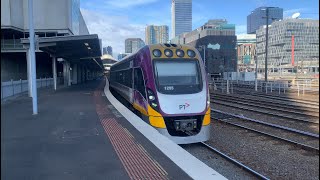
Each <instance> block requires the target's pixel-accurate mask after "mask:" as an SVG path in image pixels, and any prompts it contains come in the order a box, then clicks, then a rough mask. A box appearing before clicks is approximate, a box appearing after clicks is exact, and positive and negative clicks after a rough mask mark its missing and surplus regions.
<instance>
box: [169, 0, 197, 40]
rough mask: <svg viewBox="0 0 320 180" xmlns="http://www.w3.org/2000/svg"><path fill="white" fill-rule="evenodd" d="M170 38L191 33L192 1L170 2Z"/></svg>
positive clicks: (176, 0) (175, 0)
mask: <svg viewBox="0 0 320 180" xmlns="http://www.w3.org/2000/svg"><path fill="white" fill-rule="evenodd" d="M171 23H172V38H174V37H176V36H178V35H180V34H182V33H185V32H190V31H192V0H172V2H171Z"/></svg>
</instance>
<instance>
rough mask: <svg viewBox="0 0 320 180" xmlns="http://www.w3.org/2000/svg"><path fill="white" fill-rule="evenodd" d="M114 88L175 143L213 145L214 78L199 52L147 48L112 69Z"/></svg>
mask: <svg viewBox="0 0 320 180" xmlns="http://www.w3.org/2000/svg"><path fill="white" fill-rule="evenodd" d="M109 84H110V89H111V90H112V91H114V92H116V93H117V94H118V95H119V96H121V98H122V99H125V101H126V102H127V104H128V106H130V108H131V109H132V111H134V112H135V113H136V114H137V115H138V116H140V117H141V119H142V120H143V121H145V122H147V123H148V124H150V125H151V126H152V127H154V128H156V129H157V130H158V131H159V132H160V133H161V134H162V135H164V136H166V137H168V138H169V139H171V140H172V141H173V142H175V143H177V144H189V143H197V142H203V141H207V140H209V138H210V129H211V128H210V125H211V119H210V112H211V111H210V97H209V88H208V79H207V75H206V72H205V68H204V64H203V61H202V59H201V56H200V54H199V52H198V50H197V49H195V48H194V47H192V46H189V45H182V44H168V43H164V44H153V45H146V46H144V47H142V48H140V49H139V50H138V51H136V52H135V53H132V54H130V55H129V56H126V57H124V58H123V59H122V60H121V61H119V62H117V63H115V64H113V65H112V66H111V68H110V77H109Z"/></svg>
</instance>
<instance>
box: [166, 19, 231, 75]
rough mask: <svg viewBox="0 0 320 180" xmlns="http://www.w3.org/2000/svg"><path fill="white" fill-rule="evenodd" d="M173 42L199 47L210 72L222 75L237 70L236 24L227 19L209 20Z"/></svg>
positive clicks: (172, 41)
mask: <svg viewBox="0 0 320 180" xmlns="http://www.w3.org/2000/svg"><path fill="white" fill-rule="evenodd" d="M171 43H175V44H188V45H191V46H193V47H195V48H197V49H198V50H199V52H200V55H201V57H202V59H203V60H205V64H206V70H207V72H208V73H210V74H213V75H217V76H222V75H223V72H235V71H236V70H237V51H236V47H237V46H236V43H237V37H236V35H235V25H234V24H228V22H227V20H225V19H214V20H209V21H208V22H207V23H205V24H204V25H203V26H201V27H199V28H197V29H195V30H193V31H192V32H189V33H183V34H182V35H179V36H177V37H175V38H174V39H172V40H171ZM204 54H205V55H204Z"/></svg>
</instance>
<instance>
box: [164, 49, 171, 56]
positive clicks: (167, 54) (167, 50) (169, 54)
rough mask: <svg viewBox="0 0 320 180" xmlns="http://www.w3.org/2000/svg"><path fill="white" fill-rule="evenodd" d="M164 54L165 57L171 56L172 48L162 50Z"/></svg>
mask: <svg viewBox="0 0 320 180" xmlns="http://www.w3.org/2000/svg"><path fill="white" fill-rule="evenodd" d="M164 54H165V55H166V56H167V57H172V56H173V52H172V50H170V49H166V50H164Z"/></svg>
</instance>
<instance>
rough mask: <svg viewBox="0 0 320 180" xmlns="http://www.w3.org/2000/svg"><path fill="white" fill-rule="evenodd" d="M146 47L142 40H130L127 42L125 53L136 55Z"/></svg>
mask: <svg viewBox="0 0 320 180" xmlns="http://www.w3.org/2000/svg"><path fill="white" fill-rule="evenodd" d="M143 46H144V42H143V40H142V39H141V38H128V39H126V40H125V52H126V53H134V52H136V51H137V50H139V49H140V48H141V47H143Z"/></svg>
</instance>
